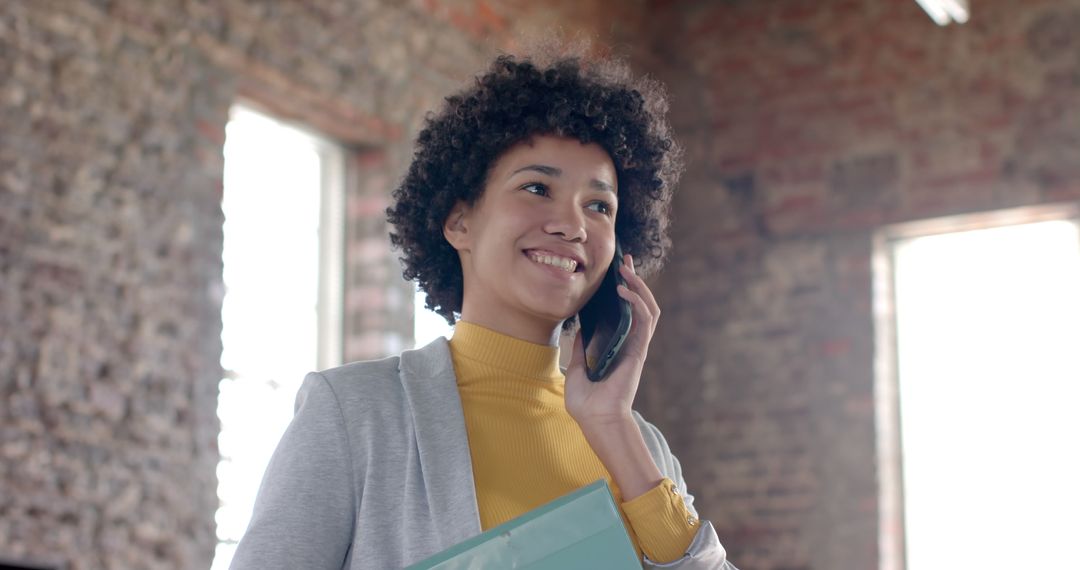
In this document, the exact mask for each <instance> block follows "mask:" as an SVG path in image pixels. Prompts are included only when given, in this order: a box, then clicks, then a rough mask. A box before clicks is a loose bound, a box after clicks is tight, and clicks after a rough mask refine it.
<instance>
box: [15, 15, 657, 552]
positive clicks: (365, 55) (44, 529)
mask: <svg viewBox="0 0 1080 570" xmlns="http://www.w3.org/2000/svg"><path fill="white" fill-rule="evenodd" d="M639 14H640V12H639V10H638V9H636V8H634V9H627V10H625V11H624V12H623V13H622V15H619V14H612V13H611V11H610V10H607V9H606V5H605V4H604V3H600V2H570V1H566V2H555V3H548V4H546V5H544V6H539V5H536V4H535V3H525V2H514V3H506V4H500V5H497V6H494V5H489V4H488V3H486V2H483V1H476V2H474V1H457V2H440V1H437V0H428V1H424V2H419V1H417V2H407V3H399V2H389V1H386V2H382V1H377V0H354V1H349V2H345V1H326V2H318V3H311V2H295V3H294V2H288V3H287V2H253V1H243V0H227V1H216V0H215V1H205V0H204V1H200V0H192V1H185V2H176V1H171V2H135V1H131V0H124V1H119V2H106V1H77V2H68V1H60V0H56V1H47V0H42V1H37V0H35V1H33V2H18V1H13V2H3V3H0V77H2V78H3V80H2V81H0V124H2V129H0V295H2V296H0V430H2V431H0V560H32V561H38V562H41V563H44V564H49V565H55V566H63V567H67V568H72V569H97V568H124V569H134V568H206V567H208V565H209V563H210V560H211V557H212V555H213V548H214V544H215V541H216V539H215V536H214V511H215V509H216V508H217V497H216V477H215V468H216V464H217V461H218V452H217V444H216V437H217V431H218V421H217V417H216V413H215V411H216V410H215V408H216V396H217V384H218V381H219V379H220V377H221V373H222V371H221V368H220V365H219V357H220V350H221V346H220V330H221V320H220V304H221V299H222V295H223V289H222V283H221V271H222V269H221V240H222V233H221V225H222V221H223V220H222V214H221V209H220V201H221V191H222V144H223V142H224V125H225V121H226V119H227V113H228V109H229V106H230V105H231V104H232V103H233V102H234V101H236V100H237V99H238V98H243V99H246V100H249V101H253V102H255V103H257V104H258V105H260V106H262V107H264V108H267V109H269V110H270V111H272V112H274V113H275V114H278V115H279V116H282V117H284V118H289V119H294V120H298V121H302V122H305V123H307V124H309V125H310V126H312V127H314V128H316V129H318V130H321V131H322V132H323V133H325V134H327V135H329V136H331V137H332V138H335V139H336V140H338V141H340V142H341V143H343V144H344V145H346V146H348V147H349V148H350V149H351V150H352V151H353V154H354V159H353V160H352V162H353V163H354V167H355V168H354V169H353V174H352V176H353V177H352V179H351V186H350V190H349V191H350V194H349V197H348V202H349V203H348V206H347V208H348V210H349V214H348V215H349V217H350V231H349V240H350V243H349V244H348V249H349V251H348V254H347V255H348V263H349V266H348V275H349V287H350V290H349V292H348V293H347V301H346V304H347V306H348V310H349V313H348V315H347V319H346V320H347V323H346V326H347V331H348V332H349V334H348V335H347V336H348V338H347V346H346V349H347V350H346V357H347V358H349V359H355V358H361V357H369V356H381V355H383V354H385V353H386V352H387V350H388V348H393V344H394V342H393V341H388V340H386V339H387V338H398V342H399V343H400V342H401V338H402V337H403V335H407V334H410V331H411V324H409V323H410V322H411V321H410V320H409V318H410V317H411V303H408V302H407V301H408V299H409V297H408V296H409V295H411V289H410V288H409V287H408V286H407V285H405V284H404V283H402V282H401V280H400V277H399V275H400V270H399V269H398V267H397V262H396V260H395V259H394V256H393V254H392V253H391V252H390V251H389V249H388V245H389V244H388V240H387V239H386V237H385V234H386V228H385V226H384V224H383V223H382V209H383V208H384V207H385V204H386V196H387V194H388V193H389V190H390V189H391V188H392V187H393V185H394V183H395V182H396V180H397V177H398V176H399V173H400V171H401V169H402V168H403V165H404V161H405V160H407V158H408V156H409V142H410V139H411V136H412V134H413V133H414V132H415V130H416V127H417V126H418V125H419V123H420V119H421V118H422V116H423V113H424V112H425V111H426V110H428V109H430V108H433V107H435V106H436V105H437V104H438V103H439V102H440V101H441V97H442V96H444V95H445V94H447V93H448V92H449V91H451V90H453V89H454V88H455V87H457V86H458V85H461V84H462V82H463V81H464V80H466V78H467V77H469V75H470V74H471V73H473V72H476V71H478V70H479V69H481V68H482V67H484V66H485V65H486V62H487V61H488V60H489V59H490V57H491V56H492V54H493V53H494V49H495V48H497V47H506V48H508V47H513V46H514V45H515V44H516V42H517V41H518V38H519V36H520V33H521V32H522V31H524V30H530V29H550V26H551V25H552V24H553V23H556V22H572V23H570V24H567V25H566V29H567V31H569V32H573V31H575V30H582V31H585V32H587V33H592V34H599V35H600V36H601V37H602V38H609V37H617V32H618V30H619V29H630V26H632V25H635V23H636V21H637V20H636V18H637V17H638V16H639ZM612 34H616V35H612ZM388 290H389V291H390V293H386V291H388ZM376 291H378V293H376ZM394 291H397V293H394ZM394 299H397V301H396V302H397V304H395V301H394ZM372 329H378V330H379V331H381V332H380V333H378V334H376V335H372V334H370V332H369V331H371V330H372ZM395 334H396V336H395Z"/></svg>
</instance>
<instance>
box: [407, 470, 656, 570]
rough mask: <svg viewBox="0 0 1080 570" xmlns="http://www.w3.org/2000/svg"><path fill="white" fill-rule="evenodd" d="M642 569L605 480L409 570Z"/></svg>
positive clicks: (477, 536)
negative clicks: (484, 569) (521, 569)
mask: <svg viewBox="0 0 1080 570" xmlns="http://www.w3.org/2000/svg"><path fill="white" fill-rule="evenodd" d="M481 568H497V569H503V568H524V569H528V570H547V569H558V570H578V569H580V570H586V569H588V570H595V569H596V568H605V569H611V570H620V569H623V568H626V569H630V568H633V569H634V570H640V569H641V562H640V561H639V560H638V556H637V551H636V550H634V545H633V543H632V542H631V541H630V536H629V535H628V534H627V533H626V527H624V526H623V521H622V518H621V517H620V516H619V508H618V507H617V506H615V499H614V498H613V497H612V495H611V490H610V489H608V486H607V482H605V481H604V480H603V479H601V480H599V481H597V482H595V483H592V484H589V485H586V486H585V487H582V488H580V489H578V490H577V491H574V492H573V493H570V494H569V495H566V496H564V497H560V498H558V499H555V500H554V501H552V502H550V503H548V504H546V505H544V506H542V507H538V508H536V509H533V510H531V511H529V512H527V513H525V514H523V515H521V516H520V517H518V518H516V519H513V520H510V521H507V522H505V523H503V524H501V525H499V526H497V527H495V528H492V529H488V530H487V531H484V532H483V533H480V534H478V535H476V536H474V537H473V538H470V539H469V540H466V541H465V542H462V543H460V544H457V545H455V546H452V547H450V548H448V549H446V550H444V551H443V552H440V553H439V554H436V555H435V556H433V557H431V558H428V559H427V560H424V561H423V562H420V563H418V564H414V565H412V566H410V567H409V568H408V570H428V569H431V570H465V569H469V570H472V569H481Z"/></svg>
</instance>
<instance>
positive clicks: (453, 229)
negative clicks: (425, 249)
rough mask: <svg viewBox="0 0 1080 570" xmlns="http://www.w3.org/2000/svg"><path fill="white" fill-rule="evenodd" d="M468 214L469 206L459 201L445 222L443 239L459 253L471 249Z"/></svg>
mask: <svg viewBox="0 0 1080 570" xmlns="http://www.w3.org/2000/svg"><path fill="white" fill-rule="evenodd" d="M468 214H469V206H468V205H467V204H466V203H465V201H464V200H458V202H457V203H456V204H454V207H453V208H451V209H450V213H449V214H448V215H447V216H446V221H444V222H443V237H445V238H446V241H448V242H450V245H451V246H453V248H454V249H456V250H458V251H461V250H463V249H468V248H469V216H468Z"/></svg>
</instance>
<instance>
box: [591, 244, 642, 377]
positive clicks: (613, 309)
mask: <svg viewBox="0 0 1080 570" xmlns="http://www.w3.org/2000/svg"><path fill="white" fill-rule="evenodd" d="M622 260H623V252H622V247H621V246H620V245H619V242H618V241H616V242H615V258H614V259H612V260H611V265H610V266H608V270H607V273H606V274H605V275H604V281H603V282H602V283H600V288H599V289H597V291H596V293H595V294H594V295H593V296H592V298H591V299H589V302H588V303H586V304H585V306H584V307H582V308H581V311H580V312H578V323H580V325H581V340H582V342H583V344H584V345H585V374H586V376H588V377H589V380H592V381H593V382H599V381H601V380H603V379H604V377H605V376H607V373H608V370H610V369H611V366H612V364H614V363H615V360H616V358H617V357H618V356H619V351H620V350H622V346H623V343H624V342H625V341H626V336H627V335H628V334H629V333H630V325H631V324H632V323H633V318H632V316H631V313H630V303H629V302H628V301H626V299H623V298H622V297H620V296H619V294H618V292H617V291H616V290H615V287H616V286H618V285H626V280H625V279H623V277H622V275H620V274H619V268H620V267H622V264H623V261H622Z"/></svg>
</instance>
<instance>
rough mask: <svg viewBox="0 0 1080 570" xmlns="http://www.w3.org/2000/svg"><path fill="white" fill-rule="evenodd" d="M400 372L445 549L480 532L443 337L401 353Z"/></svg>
mask: <svg viewBox="0 0 1080 570" xmlns="http://www.w3.org/2000/svg"><path fill="white" fill-rule="evenodd" d="M400 372H401V381H402V385H403V386H404V388H405V396H406V398H407V399H408V401H409V406H410V408H411V411H412V416H413V418H412V419H413V425H414V426H415V429H416V447H417V449H418V452H419V455H420V469H421V471H422V473H423V478H424V485H425V487H426V489H427V493H428V496H427V500H428V505H429V507H430V509H431V517H432V519H433V522H434V527H435V528H436V529H438V531H437V532H439V540H440V542H441V545H442V548H444V549H445V548H449V547H450V546H453V545H455V544H457V543H459V542H461V541H463V540H466V539H468V538H471V537H473V536H475V535H477V534H479V533H480V512H479V507H477V504H476V484H475V482H474V480H473V471H472V456H471V455H470V454H469V438H468V435H467V433H466V431H465V414H464V412H463V411H462V408H461V396H460V395H459V394H458V388H457V377H456V376H455V375H454V363H453V361H452V360H451V358H450V346H449V344H448V343H447V342H446V339H445V338H441V337H440V338H437V339H435V340H434V341H433V342H431V343H430V344H428V345H427V346H425V347H423V348H420V349H417V350H407V351H405V352H403V353H402V354H401V371H400Z"/></svg>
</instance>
